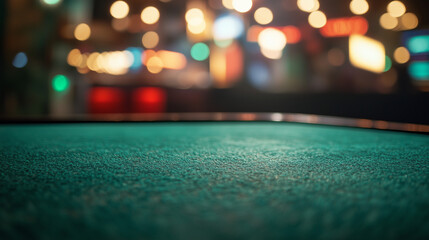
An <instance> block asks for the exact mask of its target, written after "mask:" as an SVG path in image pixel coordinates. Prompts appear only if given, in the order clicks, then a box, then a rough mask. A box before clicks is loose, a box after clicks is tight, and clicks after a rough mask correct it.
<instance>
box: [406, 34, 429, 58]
mask: <svg viewBox="0 0 429 240" xmlns="http://www.w3.org/2000/svg"><path fill="white" fill-rule="evenodd" d="M407 45H408V49H409V50H410V52H411V53H413V54H420V53H428V52H429V35H417V36H413V37H411V38H410V39H409V40H408V44H407Z"/></svg>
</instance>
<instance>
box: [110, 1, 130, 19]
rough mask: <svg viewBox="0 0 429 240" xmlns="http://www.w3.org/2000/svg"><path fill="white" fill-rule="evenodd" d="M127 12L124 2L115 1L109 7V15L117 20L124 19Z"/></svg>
mask: <svg viewBox="0 0 429 240" xmlns="http://www.w3.org/2000/svg"><path fill="white" fill-rule="evenodd" d="M129 11H130V7H129V6H128V4H127V3H126V2H124V1H116V2H114V3H113V4H112V6H111V7H110V14H111V15H112V17H114V18H117V19H121V18H124V17H126V16H127V15H128V12H129Z"/></svg>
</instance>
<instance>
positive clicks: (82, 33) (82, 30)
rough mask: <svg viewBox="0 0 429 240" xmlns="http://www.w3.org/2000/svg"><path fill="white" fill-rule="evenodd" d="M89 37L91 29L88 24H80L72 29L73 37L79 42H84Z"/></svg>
mask: <svg viewBox="0 0 429 240" xmlns="http://www.w3.org/2000/svg"><path fill="white" fill-rule="evenodd" d="M90 36H91V28H89V26H88V24H86V23H81V24H79V25H77V26H76V28H75V29H74V37H75V38H76V39H77V40H79V41H85V40H87V39H88V38H89V37H90Z"/></svg>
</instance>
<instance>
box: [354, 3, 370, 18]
mask: <svg viewBox="0 0 429 240" xmlns="http://www.w3.org/2000/svg"><path fill="white" fill-rule="evenodd" d="M368 10H369V4H368V2H367V1H366V0H352V1H351V2H350V11H352V13H354V14H356V15H362V14H365V13H367V12H368Z"/></svg>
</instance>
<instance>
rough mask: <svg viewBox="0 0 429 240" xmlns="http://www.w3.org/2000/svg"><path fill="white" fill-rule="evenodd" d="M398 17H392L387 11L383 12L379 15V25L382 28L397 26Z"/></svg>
mask: <svg viewBox="0 0 429 240" xmlns="http://www.w3.org/2000/svg"><path fill="white" fill-rule="evenodd" d="M398 23H399V21H398V19H397V18H395V17H392V16H391V15H390V14H389V13H384V14H383V15H381V17H380V25H381V27H382V28H384V29H388V30H390V29H394V28H396V27H397V26H398Z"/></svg>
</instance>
